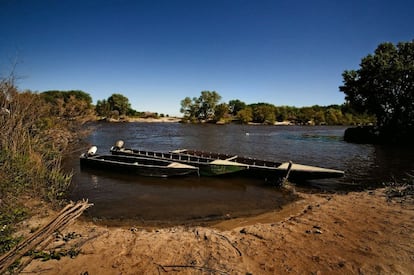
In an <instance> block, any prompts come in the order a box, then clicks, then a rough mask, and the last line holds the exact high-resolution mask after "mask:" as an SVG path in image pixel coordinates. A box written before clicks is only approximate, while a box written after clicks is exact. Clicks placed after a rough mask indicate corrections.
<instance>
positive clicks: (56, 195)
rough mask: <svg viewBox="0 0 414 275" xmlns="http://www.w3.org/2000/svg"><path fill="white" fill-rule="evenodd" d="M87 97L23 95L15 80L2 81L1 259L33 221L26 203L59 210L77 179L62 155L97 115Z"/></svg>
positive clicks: (78, 93)
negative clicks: (17, 229) (19, 229)
mask: <svg viewBox="0 0 414 275" xmlns="http://www.w3.org/2000/svg"><path fill="white" fill-rule="evenodd" d="M90 102H91V100H90V97H89V98H88V95H87V94H85V93H83V92H82V91H69V92H61V93H41V94H38V93H32V92H30V91H24V92H21V91H18V90H17V88H16V87H15V85H14V79H13V78H12V77H10V78H7V79H2V80H0V129H1V131H0V255H1V254H3V253H4V252H6V251H8V250H9V249H10V248H11V247H13V246H14V245H15V244H16V243H17V242H18V239H16V238H13V237H12V233H13V230H14V226H15V224H16V223H17V222H19V221H21V220H22V219H24V218H25V217H27V216H28V215H30V210H29V209H27V208H25V206H24V202H25V201H26V200H30V199H31V198H36V199H41V200H44V201H47V202H50V203H51V205H55V206H58V205H59V204H61V203H62V202H63V201H64V196H65V192H66V191H67V190H68V188H69V185H70V182H71V177H72V175H71V174H70V173H66V172H64V171H63V170H62V167H61V156H62V152H63V151H64V150H65V149H66V148H67V146H68V144H69V143H70V142H71V141H72V140H73V139H74V138H75V136H74V133H77V132H78V131H75V129H76V128H77V127H79V126H80V124H82V123H83V122H84V121H86V120H87V117H88V116H89V115H91V114H92V109H91V104H90Z"/></svg>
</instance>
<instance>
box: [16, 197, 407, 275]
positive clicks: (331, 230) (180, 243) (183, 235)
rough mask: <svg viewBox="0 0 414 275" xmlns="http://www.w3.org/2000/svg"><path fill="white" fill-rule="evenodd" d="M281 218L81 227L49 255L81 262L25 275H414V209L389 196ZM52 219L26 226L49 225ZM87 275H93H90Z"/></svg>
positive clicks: (307, 207)
mask: <svg viewBox="0 0 414 275" xmlns="http://www.w3.org/2000/svg"><path fill="white" fill-rule="evenodd" d="M297 194H298V195H299V196H300V197H301V199H300V200H298V201H296V202H294V203H292V204H290V205H287V206H285V207H284V208H283V209H281V210H280V211H276V212H269V213H265V214H262V215H259V216H255V217H250V218H238V219H231V220H226V221H222V222H220V223H217V224H215V225H212V226H208V227H201V226H175V227H168V228H143V227H139V226H134V227H105V226H101V225H96V224H94V223H93V222H90V221H89V222H88V221H82V220H77V221H76V222H75V223H73V224H72V225H70V226H69V227H68V228H67V229H66V230H65V232H62V234H63V235H65V234H67V233H71V232H75V233H76V234H73V235H74V236H75V237H74V238H73V239H70V240H68V241H65V242H63V241H62V240H61V239H59V240H56V241H53V242H51V244H50V245H49V248H48V249H46V251H47V250H53V249H56V250H62V249H66V250H68V249H70V248H72V249H73V250H76V251H78V252H79V255H77V256H76V257H74V258H70V257H68V256H65V257H62V258H61V259H60V260H49V261H44V262H42V261H41V260H40V259H35V260H33V261H32V262H31V263H30V265H28V266H27V267H26V268H25V269H24V270H23V272H22V274H166V273H168V274H286V273H290V274H412V273H413V272H414V241H413V240H414V205H413V204H412V202H411V203H400V202H396V201H387V199H386V197H385V195H384V190H382V189H381V190H375V191H364V192H352V193H348V194H306V193H301V192H298V193H297ZM52 214H53V213H52V212H51V211H48V212H47V213H44V212H42V213H39V214H38V215H37V216H36V218H34V219H32V220H31V221H30V224H25V225H24V226H25V227H24V228H26V229H25V230H26V231H27V232H26V234H28V233H29V229H30V228H32V227H35V226H38V225H40V224H43V223H45V222H46V221H47V218H48V217H49V216H50V215H52ZM86 272H87V273H86Z"/></svg>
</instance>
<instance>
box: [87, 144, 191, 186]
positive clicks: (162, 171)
mask: <svg viewBox="0 0 414 275" xmlns="http://www.w3.org/2000/svg"><path fill="white" fill-rule="evenodd" d="M95 152H96V147H95V146H93V147H92V148H91V149H90V150H89V151H88V153H84V154H82V155H81V156H80V165H81V167H82V168H94V169H100V170H108V171H116V172H123V173H132V174H136V175H140V176H148V177H163V178H164V177H172V176H184V175H189V174H198V170H199V169H198V167H194V166H191V165H186V164H182V163H177V162H173V161H167V160H160V159H155V158H145V157H136V156H122V155H97V154H95Z"/></svg>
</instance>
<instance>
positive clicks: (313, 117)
mask: <svg viewBox="0 0 414 275" xmlns="http://www.w3.org/2000/svg"><path fill="white" fill-rule="evenodd" d="M220 100H221V96H220V95H219V94H218V93H217V92H216V91H202V92H201V94H200V96H199V97H193V98H192V99H191V98H190V97H186V98H185V99H183V100H182V101H181V109H180V111H181V113H183V115H184V118H183V120H184V121H187V122H216V123H217V122H218V123H228V122H232V121H237V122H240V123H260V124H275V123H277V122H288V123H290V124H299V125H356V124H358V125H360V124H364V125H366V124H372V123H375V117H374V116H372V115H369V114H367V113H366V112H362V113H358V112H355V111H354V110H353V109H352V108H351V107H350V106H349V104H342V105H329V106H319V105H315V106H310V107H300V108H299V107H293V106H275V105H273V104H271V103H253V104H246V103H245V102H243V101H241V100H239V99H233V100H230V101H229V102H228V103H223V102H221V103H220Z"/></svg>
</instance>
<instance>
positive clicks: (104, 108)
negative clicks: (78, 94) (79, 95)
mask: <svg viewBox="0 0 414 275" xmlns="http://www.w3.org/2000/svg"><path fill="white" fill-rule="evenodd" d="M95 111H96V114H97V115H98V116H101V117H109V116H110V114H111V106H110V105H109V102H108V101H107V100H106V99H103V100H98V101H97V102H96V106H95Z"/></svg>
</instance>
